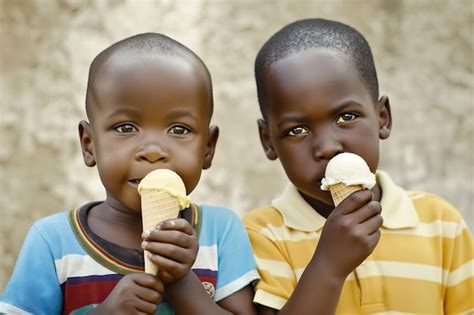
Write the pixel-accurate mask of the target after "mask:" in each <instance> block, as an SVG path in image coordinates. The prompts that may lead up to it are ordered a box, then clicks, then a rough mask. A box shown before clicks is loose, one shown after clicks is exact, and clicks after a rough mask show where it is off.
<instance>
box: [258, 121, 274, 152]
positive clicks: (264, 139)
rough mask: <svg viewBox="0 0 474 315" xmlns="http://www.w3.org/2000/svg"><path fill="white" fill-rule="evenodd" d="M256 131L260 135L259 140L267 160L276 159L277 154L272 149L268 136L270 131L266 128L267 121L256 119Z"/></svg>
mask: <svg viewBox="0 0 474 315" xmlns="http://www.w3.org/2000/svg"><path fill="white" fill-rule="evenodd" d="M257 125H258V133H259V135H260V142H261V143H262V147H263V151H264V152H265V155H266V156H267V158H268V159H269V160H272V161H274V160H276V159H277V158H278V155H277V154H276V152H275V150H274V149H273V145H272V140H271V138H270V131H269V130H268V125H267V122H266V121H265V120H264V119H261V118H260V119H259V120H257Z"/></svg>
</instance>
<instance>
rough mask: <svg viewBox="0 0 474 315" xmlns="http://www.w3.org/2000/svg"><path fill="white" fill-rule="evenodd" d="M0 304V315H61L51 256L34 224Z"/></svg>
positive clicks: (45, 242)
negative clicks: (3, 314)
mask: <svg viewBox="0 0 474 315" xmlns="http://www.w3.org/2000/svg"><path fill="white" fill-rule="evenodd" d="M0 301H1V302H0V313H2V312H4V313H7V314H11V313H13V314H28V313H33V314H59V313H61V309H62V291H61V286H60V284H59V283H58V280H57V276H56V268H55V264H54V258H53V254H52V251H51V249H50V247H49V245H48V243H47V241H46V240H45V239H44V237H43V236H42V235H41V233H40V232H39V230H38V229H37V228H36V226H35V225H33V226H32V228H31V229H30V231H29V232H28V234H27V236H26V239H25V242H24V244H23V247H22V249H21V251H20V254H19V256H18V259H17V262H16V265H15V268H14V270H13V274H12V276H11V278H10V281H9V282H8V284H7V286H6V288H5V291H4V292H3V294H2V296H1V298H0Z"/></svg>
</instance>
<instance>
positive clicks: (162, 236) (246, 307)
mask: <svg viewBox="0 0 474 315" xmlns="http://www.w3.org/2000/svg"><path fill="white" fill-rule="evenodd" d="M144 240H145V241H146V242H145V243H144V244H143V248H144V249H146V250H148V251H149V252H150V253H153V255H152V256H151V257H150V260H151V261H152V262H153V263H155V264H156V265H157V266H158V270H159V271H158V276H159V277H160V278H161V279H162V280H163V282H164V283H165V292H166V297H167V299H168V301H169V303H170V304H171V305H172V306H173V308H174V310H175V311H176V313H177V314H229V312H232V313H233V314H255V312H256V311H255V307H254V305H253V303H252V297H253V290H252V288H251V287H250V286H246V287H244V288H243V289H241V290H239V291H237V292H235V293H234V294H232V295H230V296H229V297H227V298H225V299H223V300H221V301H220V302H219V303H217V304H216V303H215V302H214V301H213V299H212V298H211V297H210V296H209V294H208V293H207V292H206V290H205V289H204V287H203V285H202V284H201V281H200V280H199V279H198V278H197V276H196V275H195V274H194V273H193V272H191V267H192V265H193V263H194V261H195V259H196V255H197V251H198V241H197V238H196V235H195V232H194V230H193V229H192V227H191V225H190V224H189V223H188V222H187V221H186V220H184V219H174V220H168V221H165V222H163V223H162V224H160V225H158V226H157V229H156V230H154V231H152V232H151V233H150V234H149V235H145V236H144Z"/></svg>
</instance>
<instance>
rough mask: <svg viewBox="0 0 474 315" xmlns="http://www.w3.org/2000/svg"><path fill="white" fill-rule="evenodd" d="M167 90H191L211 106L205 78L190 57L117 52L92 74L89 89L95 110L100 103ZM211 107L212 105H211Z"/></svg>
mask: <svg viewBox="0 0 474 315" xmlns="http://www.w3.org/2000/svg"><path fill="white" fill-rule="evenodd" d="M167 88H169V89H194V90H196V91H197V92H196V93H199V94H203V93H206V94H208V96H209V98H210V102H212V91H211V84H210V81H209V77H208V75H207V73H206V70H205V69H204V68H203V67H202V65H201V64H200V63H199V62H197V61H196V60H195V59H193V58H192V57H188V56H169V55H160V56H156V55H150V54H146V53H129V52H117V53H115V54H113V55H112V56H110V57H109V58H107V60H105V61H104V62H103V64H101V65H100V67H99V69H98V70H97V71H96V73H95V78H94V81H93V85H92V89H93V96H94V102H93V103H95V106H94V107H97V106H99V107H100V103H101V100H104V99H107V100H110V99H114V98H118V97H120V96H121V95H123V94H125V93H128V94H133V93H135V94H138V93H144V94H153V93H154V92H155V91H156V92H157V91H166V90H167ZM211 106H212V105H211Z"/></svg>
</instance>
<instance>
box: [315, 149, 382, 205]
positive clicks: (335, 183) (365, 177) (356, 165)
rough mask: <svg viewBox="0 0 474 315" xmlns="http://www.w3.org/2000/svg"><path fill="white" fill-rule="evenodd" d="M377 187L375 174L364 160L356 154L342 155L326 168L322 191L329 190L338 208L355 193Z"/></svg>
mask: <svg viewBox="0 0 474 315" xmlns="http://www.w3.org/2000/svg"><path fill="white" fill-rule="evenodd" d="M374 186H375V174H373V173H372V172H371V171H370V169H369V166H368V165H367V163H366V162H365V161H364V159H363V158H361V157H360V156H358V155H357V154H354V153H341V154H338V155H336V156H335V157H333V158H332V159H331V160H330V161H329V162H328V165H327V166H326V172H325V174H324V178H323V179H322V180H321V190H329V191H330V192H331V195H332V197H333V200H334V204H335V205H336V206H337V205H338V204H339V203H340V202H341V201H342V200H344V199H345V198H346V197H347V196H348V195H350V194H351V193H353V192H354V191H357V190H361V189H365V188H366V189H371V188H372V187H374Z"/></svg>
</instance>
